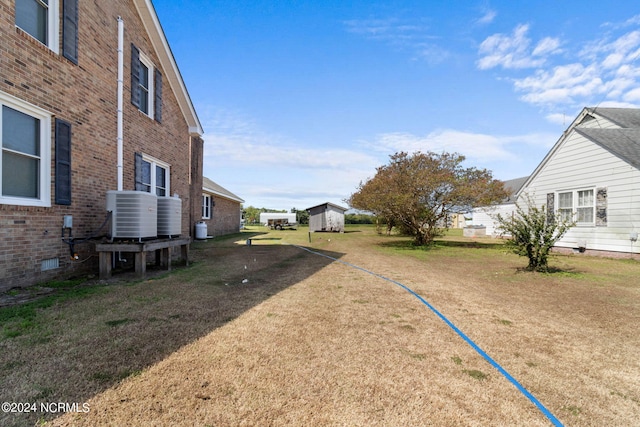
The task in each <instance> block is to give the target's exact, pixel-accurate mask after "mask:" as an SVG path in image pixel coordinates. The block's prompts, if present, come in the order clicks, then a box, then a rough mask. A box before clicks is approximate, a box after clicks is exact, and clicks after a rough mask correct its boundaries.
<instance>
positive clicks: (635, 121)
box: [587, 107, 640, 128]
mask: <svg viewBox="0 0 640 427" xmlns="http://www.w3.org/2000/svg"><path fill="white" fill-rule="evenodd" d="M587 110H588V111H589V113H592V114H597V115H600V116H602V117H604V118H605V119H608V120H611V121H612V122H614V123H616V124H617V125H618V126H620V127H622V128H640V108H600V107H596V108H587Z"/></svg>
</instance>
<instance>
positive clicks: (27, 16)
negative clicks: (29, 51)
mask: <svg viewBox="0 0 640 427" xmlns="http://www.w3.org/2000/svg"><path fill="white" fill-rule="evenodd" d="M58 2H59V0H16V1H15V5H16V26H18V27H20V28H21V29H22V30H23V31H24V32H26V33H28V34H30V35H31V36H33V38H35V39H36V40H38V41H40V43H42V44H43V45H45V46H47V47H48V48H49V49H51V50H53V51H54V52H56V53H57V52H58V29H59V24H58V9H59V7H58Z"/></svg>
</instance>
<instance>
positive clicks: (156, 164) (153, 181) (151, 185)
mask: <svg viewBox="0 0 640 427" xmlns="http://www.w3.org/2000/svg"><path fill="white" fill-rule="evenodd" d="M137 156H139V159H137V160H136V190H138V191H146V192H147V193H153V194H155V195H156V196H159V197H168V196H169V195H170V188H169V183H170V166H169V165H168V164H167V163H164V162H161V161H160V160H157V159H154V158H153V157H149V156H145V155H139V154H138V155H137Z"/></svg>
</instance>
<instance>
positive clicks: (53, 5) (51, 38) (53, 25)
mask: <svg viewBox="0 0 640 427" xmlns="http://www.w3.org/2000/svg"><path fill="white" fill-rule="evenodd" d="M16 1H20V0H16ZM14 7H15V2H14ZM59 11H60V0H49V3H48V5H47V42H46V43H44V45H45V46H46V47H48V48H49V49H51V50H52V51H54V52H55V53H60V36H59V34H60V12H59ZM14 13H15V9H14ZM16 27H18V28H20V29H21V30H22V31H24V32H25V34H29V35H30V36H31V37H33V39H34V40H36V41H37V42H38V43H42V42H41V41H40V40H38V39H37V38H36V37H35V36H34V35H33V34H31V33H30V32H28V31H27V30H25V29H23V28H21V27H20V26H19V25H18V23H17V22H16Z"/></svg>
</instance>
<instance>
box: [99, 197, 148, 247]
mask: <svg viewBox="0 0 640 427" xmlns="http://www.w3.org/2000/svg"><path fill="white" fill-rule="evenodd" d="M107 211H110V212H111V238H112V239H138V240H142V239H148V238H154V237H157V235H158V197H157V196H156V195H155V194H151V193H145V192H143V191H107Z"/></svg>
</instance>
